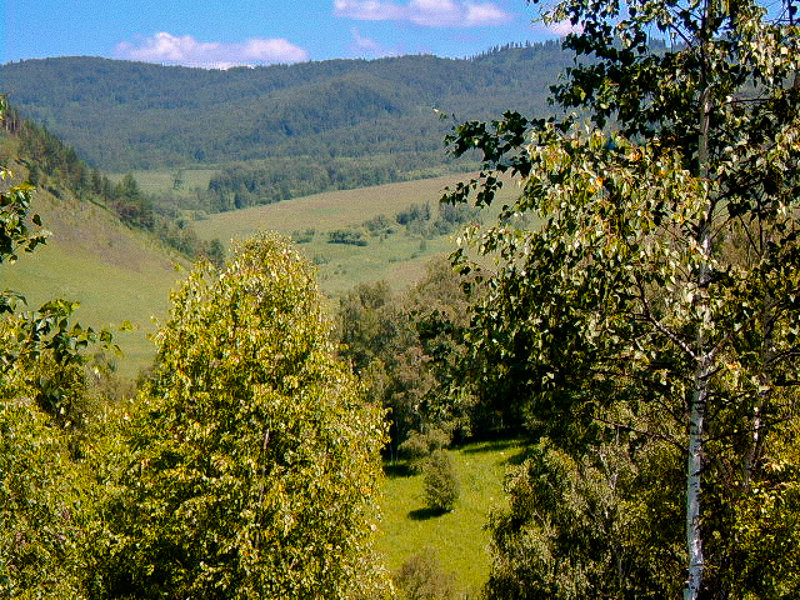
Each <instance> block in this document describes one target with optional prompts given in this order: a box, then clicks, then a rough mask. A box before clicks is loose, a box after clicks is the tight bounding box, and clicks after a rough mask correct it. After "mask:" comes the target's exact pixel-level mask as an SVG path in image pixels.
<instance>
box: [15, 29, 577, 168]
mask: <svg viewBox="0 0 800 600" xmlns="http://www.w3.org/2000/svg"><path fill="white" fill-rule="evenodd" d="M569 64H571V56H570V55H568V54H566V53H565V52H564V51H563V50H562V49H561V48H560V45H559V44H558V43H557V42H547V43H544V44H534V45H524V46H507V47H504V48H497V49H494V50H492V51H490V52H487V53H485V54H482V55H480V56H476V57H473V58H469V59H445V58H437V57H435V56H403V57H395V58H384V59H380V60H372V61H366V60H332V61H324V62H308V63H301V64H295V65H279V66H269V67H259V68H254V69H250V68H236V69H230V70H228V71H214V70H202V69H190V68H183V67H164V66H158V65H152V64H143V63H133V62H125V61H115V60H108V59H101V58H87V57H72V58H50V59H43V60H27V61H23V62H19V63H9V64H6V65H4V66H2V67H0V92H4V93H7V94H8V96H9V99H10V101H11V103H12V105H14V106H15V107H16V108H18V109H19V110H20V112H21V114H22V116H23V117H26V118H30V119H32V120H33V121H35V122H37V123H39V124H42V125H44V126H45V127H47V129H48V130H49V131H51V132H53V133H54V134H56V135H57V136H59V137H60V138H61V139H63V140H64V141H65V142H67V143H68V144H70V145H72V146H74V147H75V148H76V150H77V151H78V153H79V155H80V156H81V157H82V158H84V159H86V160H87V161H88V162H89V163H90V164H91V165H94V166H98V167H101V168H103V169H105V170H107V171H117V172H122V171H127V170H133V169H165V168H174V167H198V166H204V165H214V166H219V165H229V164H231V163H232V162H235V161H250V160H254V159H272V158H284V159H285V158H286V157H295V158H297V159H298V162H300V163H302V162H304V161H305V162H309V163H311V162H315V163H319V162H322V163H325V162H326V161H331V160H338V161H340V162H339V163H337V164H339V165H341V161H342V159H346V158H360V159H363V162H364V164H365V166H369V164H371V161H376V160H378V159H377V158H376V157H383V158H382V159H381V160H379V161H378V162H379V163H380V165H381V168H384V169H385V168H386V167H385V165H386V164H387V163H391V164H392V166H393V168H395V169H400V170H404V171H407V172H416V171H419V170H420V169H421V168H422V167H423V166H430V165H431V164H442V163H445V162H446V160H447V158H446V156H445V153H444V152H443V150H442V139H443V136H444V134H445V133H446V132H447V131H448V130H449V128H450V126H451V125H452V123H453V121H452V120H445V121H443V120H441V119H439V118H438V116H437V114H436V113H435V112H434V110H433V108H434V107H437V108H439V109H441V111H443V112H445V113H448V114H451V115H454V116H455V118H456V119H458V120H459V121H460V120H467V119H486V118H492V117H495V116H498V115H499V114H500V113H501V112H502V111H503V110H505V109H507V108H509V107H513V108H515V109H517V110H520V111H521V112H523V113H527V114H530V115H543V114H544V113H547V112H549V108H548V106H547V104H546V97H547V95H548V93H549V91H548V87H549V86H550V85H551V84H552V83H554V82H555V80H556V78H557V76H558V74H559V73H560V72H562V71H563V69H564V68H565V67H566V66H568V65H569ZM386 156H390V157H392V158H390V159H388V160H387V159H386ZM376 164H377V163H376ZM393 178H395V179H397V178H398V177H393V176H392V175H391V174H389V175H384V176H381V177H378V178H377V179H376V180H375V182H376V183H377V182H382V181H388V180H392V179H393Z"/></svg>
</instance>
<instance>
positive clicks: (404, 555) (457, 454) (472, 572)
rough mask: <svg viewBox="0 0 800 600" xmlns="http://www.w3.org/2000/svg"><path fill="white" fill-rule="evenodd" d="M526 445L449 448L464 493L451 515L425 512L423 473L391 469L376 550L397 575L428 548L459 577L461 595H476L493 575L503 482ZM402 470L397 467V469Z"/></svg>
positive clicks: (458, 584)
mask: <svg viewBox="0 0 800 600" xmlns="http://www.w3.org/2000/svg"><path fill="white" fill-rule="evenodd" d="M522 452H523V446H522V444H521V443H520V442H516V441H512V442H509V441H499V442H484V443H480V444H471V445H467V446H465V447H463V448H459V449H456V450H451V451H450V454H451V456H452V457H453V459H454V462H455V464H456V469H457V471H458V475H459V479H460V482H461V495H460V497H459V500H458V502H457V504H456V507H455V509H454V510H453V511H452V512H449V513H445V514H442V515H438V516H436V515H431V514H430V512H429V511H426V510H425V508H426V507H425V499H424V492H423V489H424V484H423V476H422V475H414V476H404V475H392V472H393V469H392V468H391V467H387V471H388V473H389V476H388V477H387V480H386V485H385V493H384V500H383V514H384V521H383V523H382V525H381V528H380V537H379V539H378V549H379V551H380V552H381V554H382V555H383V557H384V559H385V563H386V566H387V568H389V569H390V570H391V571H396V570H397V569H398V568H399V567H400V566H401V565H402V564H403V563H404V562H405V561H406V560H408V559H409V558H410V557H411V556H413V555H415V554H417V553H419V552H420V551H421V550H422V549H423V548H425V547H433V548H435V549H436V550H437V552H438V554H439V559H440V562H441V564H442V568H443V569H444V570H446V571H451V572H453V573H454V574H455V576H456V582H457V586H458V588H459V589H460V590H461V591H462V592H470V593H471V594H474V593H476V592H478V591H479V590H480V589H481V587H482V586H483V584H484V583H485V582H486V580H487V578H488V576H489V566H490V563H489V554H488V551H487V547H488V544H489V533H488V532H487V531H486V530H485V525H486V523H487V522H488V516H489V514H490V512H491V511H492V510H493V509H497V508H501V507H504V506H505V505H506V501H505V497H504V494H503V481H504V477H505V473H506V470H507V468H508V467H509V466H510V465H512V464H514V463H515V462H517V461H518V460H519V458H520V457H521V455H522ZM395 470H398V469H395Z"/></svg>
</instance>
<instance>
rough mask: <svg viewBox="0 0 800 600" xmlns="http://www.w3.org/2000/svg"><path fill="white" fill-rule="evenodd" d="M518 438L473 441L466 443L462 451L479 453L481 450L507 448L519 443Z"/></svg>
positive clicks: (494, 450)
mask: <svg viewBox="0 0 800 600" xmlns="http://www.w3.org/2000/svg"><path fill="white" fill-rule="evenodd" d="M521 443H522V442H521V439H520V438H511V439H507V440H489V441H483V442H473V443H472V444H468V445H467V446H466V447H464V449H463V450H462V452H463V453H464V454H479V453H481V452H499V451H501V450H508V449H510V448H515V447H518V446H520V445H521Z"/></svg>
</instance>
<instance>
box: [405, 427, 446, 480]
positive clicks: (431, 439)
mask: <svg viewBox="0 0 800 600" xmlns="http://www.w3.org/2000/svg"><path fill="white" fill-rule="evenodd" d="M449 444H450V436H449V435H447V434H446V433H445V432H444V431H442V430H441V429H430V430H428V431H426V432H425V433H422V432H419V431H412V432H411V435H409V436H408V439H407V440H406V441H405V442H403V443H402V444H400V446H399V447H398V451H399V453H400V456H401V457H403V458H404V459H405V460H406V461H407V462H408V468H409V469H410V470H411V471H413V472H414V473H422V471H423V467H424V465H425V459H426V458H428V457H429V456H430V455H431V452H434V451H436V450H441V449H442V448H446V447H447V446H448V445H449Z"/></svg>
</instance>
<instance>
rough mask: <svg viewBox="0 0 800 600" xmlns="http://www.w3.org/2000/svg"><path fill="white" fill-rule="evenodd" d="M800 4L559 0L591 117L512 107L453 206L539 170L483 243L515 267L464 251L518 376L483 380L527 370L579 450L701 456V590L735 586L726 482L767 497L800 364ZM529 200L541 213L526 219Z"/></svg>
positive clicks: (484, 309)
mask: <svg viewBox="0 0 800 600" xmlns="http://www.w3.org/2000/svg"><path fill="white" fill-rule="evenodd" d="M795 13H796V7H795V6H794V4H793V2H789V1H786V2H783V3H782V4H780V5H779V6H772V7H771V8H770V11H767V9H765V8H764V7H762V6H760V5H759V4H758V3H756V2H750V1H738V0H733V1H731V2H725V3H722V2H717V1H716V0H691V1H688V2H685V1H674V0H668V1H666V2H653V1H644V0H636V1H628V2H616V1H612V2H602V1H601V2H595V1H589V0H565V1H563V2H559V3H558V4H557V5H556V6H555V7H554V8H552V9H550V10H548V11H546V12H545V13H544V17H543V18H544V20H545V22H546V23H556V22H563V21H565V20H566V21H569V22H570V23H571V24H572V25H573V26H574V28H575V31H576V33H573V34H571V35H569V36H567V38H566V40H565V46H566V47H568V48H571V49H573V50H574V51H575V52H576V54H577V56H578V59H579V60H578V62H577V63H576V66H575V67H574V68H572V69H570V70H569V71H568V73H567V76H566V78H565V80H564V81H563V82H562V83H561V84H560V85H558V86H556V87H555V88H554V99H555V101H556V102H557V103H558V104H559V105H560V106H561V107H563V108H565V109H568V110H569V109H580V110H581V111H583V112H582V113H581V114H582V115H584V116H586V117H587V118H588V123H587V124H582V123H580V122H579V120H578V118H577V117H574V116H573V117H567V118H565V119H561V120H550V121H547V122H546V121H535V122H532V121H529V120H527V119H525V118H524V117H522V116H521V115H519V114H517V113H513V112H509V113H507V114H506V115H504V118H503V119H500V120H498V121H495V122H493V123H491V124H488V125H487V124H483V123H475V122H470V123H465V124H463V125H461V126H459V127H458V128H456V131H455V133H454V134H453V136H451V137H450V140H449V141H450V143H451V148H452V150H453V152H454V153H455V154H463V153H464V152H466V151H468V150H469V149H471V148H478V149H479V150H480V151H481V152H482V153H483V157H484V167H485V169H484V171H483V172H482V173H481V174H480V177H478V178H476V179H475V180H472V181H470V182H468V183H465V184H462V185H460V186H458V187H457V188H456V189H454V190H453V191H452V192H451V193H450V195H449V196H448V199H449V200H450V201H454V202H459V201H465V200H468V199H469V198H470V197H472V196H473V195H474V197H475V202H476V204H478V205H479V206H480V205H485V204H489V203H491V202H492V200H493V199H494V193H495V192H496V190H497V189H498V188H499V187H501V186H502V185H503V182H504V180H503V178H501V177H500V175H501V174H506V173H511V174H512V175H515V176H517V177H518V178H519V181H520V185H521V195H520V198H519V200H518V201H517V202H516V203H515V204H514V205H513V206H506V207H504V209H503V210H502V211H501V214H500V219H499V222H498V224H497V225H496V226H494V227H490V228H488V229H486V230H479V229H473V230H471V231H468V232H467V234H466V235H465V237H464V242H465V246H466V247H469V246H470V245H471V246H472V247H474V248H475V249H477V250H478V252H479V253H481V254H488V255H493V256H495V257H496V259H497V263H496V267H495V269H494V270H489V271H488V272H487V271H486V269H481V267H480V266H479V265H477V264H473V263H470V261H469V260H468V259H467V256H468V255H469V254H468V252H466V251H465V249H462V250H460V251H459V252H457V253H456V255H455V260H456V263H457V264H460V265H461V268H462V270H463V271H468V270H478V271H481V270H482V271H483V275H482V276H483V277H485V278H487V279H488V281H489V285H488V289H489V290H490V291H489V293H488V296H487V297H486V299H485V301H483V302H481V303H478V304H476V305H475V307H474V311H473V318H472V330H471V332H470V335H471V339H472V341H473V348H474V351H475V352H476V353H482V354H483V355H484V356H490V357H492V360H489V361H486V364H491V365H492V367H493V368H495V367H496V369H497V372H496V373H484V374H483V376H484V377H485V378H489V379H490V378H492V377H498V376H513V377H515V378H517V379H518V380H519V381H520V382H521V384H520V386H519V390H520V392H521V393H522V394H523V395H524V396H525V398H526V399H527V400H528V401H529V403H530V407H531V408H530V412H531V414H532V415H533V416H534V417H535V418H537V419H538V420H539V422H540V423H541V424H542V427H541V429H542V431H545V432H547V433H551V434H552V433H553V432H554V430H556V429H558V430H559V437H560V439H561V440H562V444H564V445H565V446H568V447H570V448H571V449H573V450H574V451H576V452H581V451H586V449H587V448H591V447H597V445H598V444H599V443H600V442H602V440H604V439H606V440H607V439H609V437H613V436H614V435H617V434H619V432H620V431H624V432H628V433H630V432H637V434H640V435H642V436H644V437H645V438H648V439H655V438H660V439H668V440H670V443H672V444H674V445H675V447H676V448H677V449H679V451H680V453H681V455H682V456H683V460H684V461H685V463H684V464H685V481H684V489H683V491H682V498H683V502H684V503H685V509H684V518H685V548H686V559H685V565H686V566H685V573H684V577H685V582H684V585H683V587H684V597H685V598H687V599H692V600H694V599H696V598H698V597H702V596H704V595H706V596H708V595H712V594H716V595H718V594H720V593H723V592H722V591H721V587H720V586H722V587H724V585H725V584H723V583H721V579H720V573H721V572H722V571H723V570H724V568H725V567H724V565H725V564H727V563H728V562H729V561H728V559H729V558H730V557H729V556H723V554H724V552H725V551H724V550H722V549H721V545H720V544H716V543H714V544H712V545H713V546H714V547H715V548H716V549H717V550H718V555H715V556H713V557H712V558H710V557H709V556H707V555H706V553H704V544H705V542H706V539H705V536H704V529H710V528H711V527H712V525H711V524H712V523H714V525H713V527H715V528H717V527H720V528H722V530H721V531H717V533H719V534H721V535H726V534H729V533H730V531H725V527H726V526H729V525H730V523H728V525H725V523H723V521H724V519H722V520H721V519H720V518H718V515H716V514H714V513H712V512H704V511H703V506H704V504H703V498H704V496H703V489H704V485H707V484H708V485H711V486H714V485H716V484H717V483H718V479H720V478H723V477H725V478H726V485H728V486H729V487H730V488H731V489H736V490H738V492H737V493H738V494H740V495H741V494H745V493H747V491H748V490H749V489H750V486H751V485H752V482H753V480H754V479H757V478H758V477H759V476H760V470H762V469H763V468H764V466H765V464H766V463H765V457H766V455H767V452H766V451H765V448H766V444H767V439H768V437H769V435H770V433H771V431H773V430H774V429H775V428H776V424H777V423H780V422H781V421H782V420H783V419H787V418H789V417H791V416H792V415H793V412H792V410H793V405H792V404H791V399H792V398H793V397H794V396H793V394H792V392H790V391H787V390H788V389H789V388H791V387H792V386H793V385H794V384H796V383H797V381H798V379H800V378H798V372H797V363H798V361H797V352H798V346H797V337H796V336H797V333H798V319H799V318H800V314H799V313H798V310H800V305H798V302H797V293H798V291H799V290H800V278H798V267H800V264H798V258H799V255H800V251H799V250H798V244H797V233H798V223H797V214H798V213H797V211H798V206H797V205H798V201H799V200H800V199H799V197H798V196H799V194H798V192H800V188H798V176H797V173H798V172H797V166H798V164H797V163H798V158H800V120H798V116H797V115H798V112H799V111H798V108H799V104H800V103H799V100H800V93H799V92H800V89H799V88H800V83H798V76H797V72H798V66H799V65H798V57H799V56H800V54H799V53H798V28H797V26H796V24H795V21H794V19H795ZM654 38H659V39H658V40H656V39H654ZM582 57H588V58H590V59H591V60H586V61H584V62H580V60H581V58H582ZM612 131H613V132H612ZM525 213H533V214H535V215H537V216H538V217H539V218H540V219H541V222H542V226H541V228H540V229H537V230H535V231H529V230H525V229H524V228H521V227H518V226H516V225H515V219H516V218H517V217H518V216H519V215H522V214H525ZM709 543H710V542H709ZM717 550H715V551H717ZM645 560H646V559H645ZM715 561H716V562H715ZM706 572H708V573H711V575H710V576H707V577H706V578H705V579H704V573H706ZM728 592H730V590H727V591H726V592H725V593H728Z"/></svg>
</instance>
